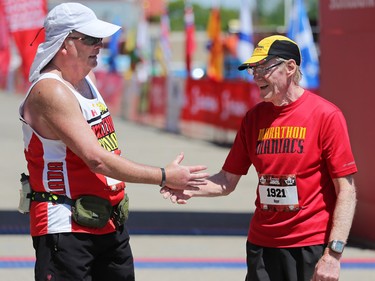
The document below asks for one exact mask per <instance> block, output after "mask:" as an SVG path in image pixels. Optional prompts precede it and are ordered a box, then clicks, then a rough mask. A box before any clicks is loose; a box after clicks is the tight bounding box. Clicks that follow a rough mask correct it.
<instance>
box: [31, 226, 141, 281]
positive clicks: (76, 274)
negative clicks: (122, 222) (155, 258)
mask: <svg viewBox="0 0 375 281" xmlns="http://www.w3.org/2000/svg"><path fill="white" fill-rule="evenodd" d="M33 246H34V249H35V253H36V263H35V280H36V281H47V280H48V281H68V280H69V281H107V280H111V281H120V280H121V281H134V280H135V277H134V262H133V255H132V251H131V248H130V245H129V234H128V232H127V230H126V228H125V227H124V226H122V227H120V229H119V230H117V231H116V232H113V233H109V234H105V235H92V234H86V233H58V234H48V235H43V236H36V237H33Z"/></svg>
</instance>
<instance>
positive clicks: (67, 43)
mask: <svg viewBox="0 0 375 281" xmlns="http://www.w3.org/2000/svg"><path fill="white" fill-rule="evenodd" d="M73 44H74V43H73V41H72V40H65V41H64V43H63V44H62V46H61V51H62V52H63V53H64V54H66V53H67V51H68V49H69V48H70V47H71V46H73Z"/></svg>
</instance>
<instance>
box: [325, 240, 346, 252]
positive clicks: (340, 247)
mask: <svg viewBox="0 0 375 281" xmlns="http://www.w3.org/2000/svg"><path fill="white" fill-rule="evenodd" d="M328 247H329V248H330V249H331V250H332V251H333V252H335V253H338V254H342V252H344V247H345V242H343V241H340V240H332V241H331V242H329V243H328Z"/></svg>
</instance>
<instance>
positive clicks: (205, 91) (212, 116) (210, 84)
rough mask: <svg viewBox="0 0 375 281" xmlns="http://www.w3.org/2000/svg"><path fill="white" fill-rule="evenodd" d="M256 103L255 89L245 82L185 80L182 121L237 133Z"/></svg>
mask: <svg viewBox="0 0 375 281" xmlns="http://www.w3.org/2000/svg"><path fill="white" fill-rule="evenodd" d="M258 102H259V93H258V87H257V86H256V85H254V84H251V83H248V82H245V81H222V82H215V81H212V80H193V79H188V80H186V91H185V102H184V105H183V108H182V113H181V118H182V120H184V121H197V122H201V123H206V124H210V125H213V126H215V127H218V128H222V129H227V130H238V128H239V126H240V124H241V120H242V118H243V117H244V115H245V114H246V112H247V111H248V110H249V109H250V108H251V107H253V106H254V105H255V104H257V103H258Z"/></svg>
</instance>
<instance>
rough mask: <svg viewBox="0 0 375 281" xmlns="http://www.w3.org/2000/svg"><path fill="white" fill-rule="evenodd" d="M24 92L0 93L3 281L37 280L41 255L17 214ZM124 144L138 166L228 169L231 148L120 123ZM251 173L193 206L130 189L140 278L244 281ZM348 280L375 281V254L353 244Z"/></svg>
mask: <svg viewBox="0 0 375 281" xmlns="http://www.w3.org/2000/svg"><path fill="white" fill-rule="evenodd" d="M22 98H23V97H22V96H21V95H17V94H12V93H6V92H0V105H1V106H2V111H1V113H2V118H0V130H1V138H0V155H1V159H2V161H0V177H1V191H2V195H1V196H0V276H1V277H0V279H1V280H3V281H21V280H22V281H31V280H34V279H33V265H34V252H33V248H32V244H31V239H30V237H29V235H28V234H27V232H28V229H27V215H20V214H19V213H17V211H16V210H17V206H18V192H19V191H18V190H19V187H20V183H19V175H20V173H22V172H24V171H25V169H26V163H25V160H24V156H23V142H22V132H21V123H20V122H19V120H18V106H19V103H20V101H21V99H22ZM114 121H115V127H116V130H117V137H118V141H119V146H120V148H121V149H122V152H123V155H124V156H125V157H127V158H129V159H131V160H133V161H136V162H140V163H144V164H149V165H155V166H159V167H160V166H165V165H167V164H168V163H169V162H171V161H173V160H174V159H175V157H176V156H177V155H178V154H179V153H180V152H184V154H185V159H184V161H183V164H186V165H195V164H204V165H207V166H208V172H209V173H211V174H212V173H215V172H217V171H219V170H220V168H221V165H222V163H223V161H224V160H225V157H226V155H227V153H228V151H229V148H228V147H221V146H217V145H215V144H212V143H210V142H207V141H203V140H196V139H191V138H187V137H184V136H181V135H179V134H172V133H168V132H165V131H163V130H160V129H157V128H152V127H149V126H145V125H140V124H136V123H133V122H129V121H126V120H123V119H120V118H115V120H114ZM255 186H256V175H255V172H254V170H251V171H250V172H249V174H248V175H247V176H246V177H243V178H242V179H241V181H240V183H239V185H238V187H237V189H236V191H235V192H233V193H232V194H231V195H230V196H228V197H224V198H193V199H192V200H191V201H189V203H188V204H187V205H175V204H172V203H170V202H169V201H167V200H164V199H163V198H162V197H161V195H160V194H159V187H158V186H151V185H142V184H128V185H127V190H128V193H129V196H130V200H131V201H130V209H131V213H130V220H129V230H130V233H131V245H132V249H133V254H134V257H135V269H136V277H137V280H138V281H144V280H156V281H159V280H160V281H175V280H179V281H185V280H186V281H187V280H195V281H200V280H202V281H208V280H215V281H221V280H223V281H224V280H225V281H228V280H231V281H232V280H233V281H235V280H244V278H245V274H246V267H245V256H246V253H245V243H246V229H247V225H248V220H249V219H250V218H251V214H252V212H253V210H254V207H253V206H254V200H255ZM340 280H342V281H352V280H361V281H362V280H365V281H366V280H369V281H370V280H375V251H374V250H370V249H366V248H360V247H355V246H351V245H349V247H347V248H346V250H345V252H344V255H343V261H342V271H341V278H340Z"/></svg>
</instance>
